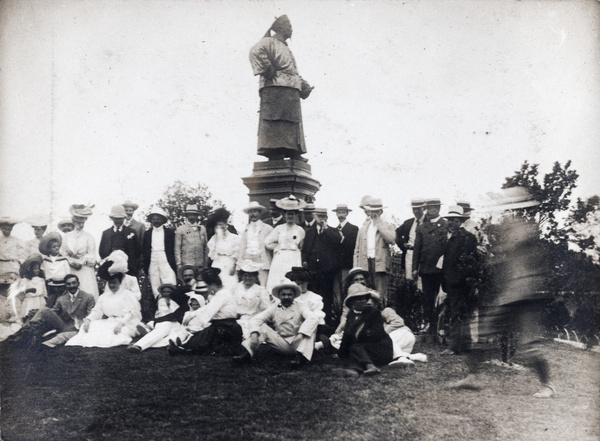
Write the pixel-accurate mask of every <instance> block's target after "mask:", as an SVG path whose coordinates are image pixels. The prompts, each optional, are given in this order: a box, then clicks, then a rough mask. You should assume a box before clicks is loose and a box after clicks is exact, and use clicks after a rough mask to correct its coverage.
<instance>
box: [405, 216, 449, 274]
mask: <svg viewBox="0 0 600 441" xmlns="http://www.w3.org/2000/svg"><path fill="white" fill-rule="evenodd" d="M447 241H448V222H447V221H446V219H444V218H439V219H438V220H437V221H436V222H434V223H431V222H429V221H427V222H425V223H423V224H421V225H420V226H419V228H417V236H416V238H415V249H414V252H413V266H412V267H413V271H414V270H416V269H418V270H419V275H420V276H423V275H429V274H440V273H441V272H442V270H441V269H439V268H437V267H436V265H437V263H438V260H439V259H440V257H442V255H443V254H444V251H446V242H447Z"/></svg>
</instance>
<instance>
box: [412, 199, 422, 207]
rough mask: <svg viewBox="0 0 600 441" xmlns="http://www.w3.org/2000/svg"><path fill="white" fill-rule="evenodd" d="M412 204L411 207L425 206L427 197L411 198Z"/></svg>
mask: <svg viewBox="0 0 600 441" xmlns="http://www.w3.org/2000/svg"><path fill="white" fill-rule="evenodd" d="M410 206H411V208H424V207H425V199H411V200H410Z"/></svg>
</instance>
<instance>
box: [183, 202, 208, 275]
mask: <svg viewBox="0 0 600 441" xmlns="http://www.w3.org/2000/svg"><path fill="white" fill-rule="evenodd" d="M183 214H184V215H185V217H186V218H187V221H186V223H185V224H183V225H181V226H180V227H179V228H177V230H175V262H176V264H177V268H181V266H182V265H192V266H193V267H196V270H197V271H198V272H200V271H201V270H203V269H204V268H206V267H207V266H208V245H207V243H208V237H207V234H206V229H205V228H204V226H202V225H200V223H199V222H198V215H199V214H200V211H199V210H198V205H196V204H190V205H188V206H186V208H185V211H184V213H183Z"/></svg>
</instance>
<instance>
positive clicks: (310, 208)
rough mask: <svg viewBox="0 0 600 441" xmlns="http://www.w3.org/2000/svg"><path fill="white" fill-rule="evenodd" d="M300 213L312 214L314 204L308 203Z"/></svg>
mask: <svg viewBox="0 0 600 441" xmlns="http://www.w3.org/2000/svg"><path fill="white" fill-rule="evenodd" d="M301 211H303V212H304V213H314V211H315V204H313V203H310V202H308V203H307V204H306V206H305V207H304V208H303V209H302V210H301Z"/></svg>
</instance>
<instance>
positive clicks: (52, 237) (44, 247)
mask: <svg viewBox="0 0 600 441" xmlns="http://www.w3.org/2000/svg"><path fill="white" fill-rule="evenodd" d="M53 241H58V245H59V246H60V245H62V236H61V235H60V233H57V232H56V231H51V232H50V233H47V234H45V235H44V236H42V238H41V239H40V244H39V246H38V250H39V251H40V253H42V254H46V255H47V254H48V251H49V250H48V245H50V242H53Z"/></svg>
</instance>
